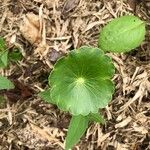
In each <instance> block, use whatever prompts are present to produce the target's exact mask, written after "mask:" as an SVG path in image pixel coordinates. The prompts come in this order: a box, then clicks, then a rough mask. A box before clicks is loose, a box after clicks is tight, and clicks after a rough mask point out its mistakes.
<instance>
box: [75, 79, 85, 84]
mask: <svg viewBox="0 0 150 150" xmlns="http://www.w3.org/2000/svg"><path fill="white" fill-rule="evenodd" d="M84 82H85V79H84V78H82V77H79V78H77V79H76V84H77V85H81V84H84Z"/></svg>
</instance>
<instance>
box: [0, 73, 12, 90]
mask: <svg viewBox="0 0 150 150" xmlns="http://www.w3.org/2000/svg"><path fill="white" fill-rule="evenodd" d="M13 88H14V85H13V83H12V82H11V81H10V80H8V79H7V78H6V77H3V76H1V75H0V90H4V89H7V90H9V89H13Z"/></svg>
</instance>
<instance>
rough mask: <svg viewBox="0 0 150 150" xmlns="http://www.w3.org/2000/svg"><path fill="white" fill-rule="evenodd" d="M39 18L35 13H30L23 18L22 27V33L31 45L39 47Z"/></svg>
mask: <svg viewBox="0 0 150 150" xmlns="http://www.w3.org/2000/svg"><path fill="white" fill-rule="evenodd" d="M39 31H40V22H39V17H38V16H37V15H35V14H33V13H28V14H26V15H25V16H24V17H23V22H22V23H21V25H20V32H21V34H22V35H23V37H24V38H25V39H26V40H27V41H29V42H30V43H31V44H34V45H37V44H38V43H39V42H40V41H41V36H40V32H39Z"/></svg>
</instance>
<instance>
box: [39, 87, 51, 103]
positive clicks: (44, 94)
mask: <svg viewBox="0 0 150 150" xmlns="http://www.w3.org/2000/svg"><path fill="white" fill-rule="evenodd" d="M39 96H40V97H41V98H42V99H43V100H44V101H46V102H48V103H52V100H51V97H50V89H47V90H45V91H43V92H41V93H39Z"/></svg>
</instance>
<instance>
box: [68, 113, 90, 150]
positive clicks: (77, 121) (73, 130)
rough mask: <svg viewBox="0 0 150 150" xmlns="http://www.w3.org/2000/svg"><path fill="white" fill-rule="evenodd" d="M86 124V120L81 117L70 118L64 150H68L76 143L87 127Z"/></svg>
mask: <svg viewBox="0 0 150 150" xmlns="http://www.w3.org/2000/svg"><path fill="white" fill-rule="evenodd" d="M88 122H89V121H88V118H87V117H85V116H82V115H79V116H73V117H72V119H71V121H70V125H69V129H68V133H67V137H66V144H65V150H69V149H70V148H72V147H73V146H74V145H75V144H76V143H78V141H79V140H80V138H81V137H82V135H83V134H84V133H85V131H86V129H87V127H88Z"/></svg>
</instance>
